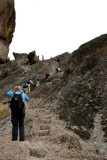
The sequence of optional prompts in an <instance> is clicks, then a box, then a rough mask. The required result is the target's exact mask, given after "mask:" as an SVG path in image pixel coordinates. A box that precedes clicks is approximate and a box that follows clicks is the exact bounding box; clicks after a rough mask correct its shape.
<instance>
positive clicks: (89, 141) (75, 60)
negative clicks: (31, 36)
mask: <svg viewBox="0 0 107 160" xmlns="http://www.w3.org/2000/svg"><path fill="white" fill-rule="evenodd" d="M106 51H107V34H105V35H102V36H100V37H98V38H95V39H94V40H92V41H90V42H87V43H85V44H83V45H82V46H80V47H79V49H77V50H76V51H74V52H73V53H72V54H69V53H64V54H62V55H59V56H56V57H54V58H51V59H49V60H45V61H38V62H36V63H34V64H32V65H31V64H30V63H29V60H28V57H27V54H21V55H20V56H19V55H18V54H16V53H15V54H14V56H15V60H13V61H8V62H7V63H5V64H2V68H3V69H2V70H1V72H0V74H1V76H0V77H1V79H0V93H1V94H0V101H1V102H3V103H4V104H5V103H6V102H7V101H8V98H7V96H6V92H7V91H8V90H10V89H12V88H13V87H14V86H15V85H22V84H23V82H24V81H27V80H28V79H31V80H32V81H33V82H34V78H35V77H36V76H37V75H38V76H39V79H40V85H39V86H38V87H35V83H34V84H33V86H32V88H31V93H30V94H29V95H28V96H29V97H30V100H31V101H30V102H29V106H27V109H26V120H25V128H26V140H27V141H28V142H27V144H26V142H24V145H22V144H20V143H18V142H17V145H16V146H15V144H12V143H11V142H10V141H11V140H10V136H11V135H10V133H11V129H10V128H11V127H10V125H11V124H10V123H9V118H7V119H4V120H3V121H1V126H0V127H1V134H0V146H1V150H0V153H1V154H2V159H3V158H4V157H5V158H4V159H7V158H8V157H9V158H10V159H11V158H14V159H21V160H22V159H23V160H25V159H27V158H28V159H35V158H42V159H44V160H47V159H50V160H51V159H58V160H64V159H66V160H67V159H78V160H83V159H87V160H106V159H107V152H106V151H107V145H106V143H107V98H106V97H107V52H106ZM25 62H26V63H25ZM57 67H60V68H61V72H58V73H56V68H57ZM46 72H50V73H51V77H50V78H49V79H46V78H45V73H46ZM2 137H3V138H2ZM7 140H8V141H9V144H8V142H7ZM8 145H9V148H10V150H9V152H8V155H5V152H6V150H7V146H8ZM17 146H20V147H18V153H20V155H19V154H18V153H17V154H14V152H11V151H13V150H14V151H15V148H16V147H17ZM21 151H22V152H21Z"/></svg>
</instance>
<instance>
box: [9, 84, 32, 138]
mask: <svg viewBox="0 0 107 160" xmlns="http://www.w3.org/2000/svg"><path fill="white" fill-rule="evenodd" d="M7 95H8V96H10V97H12V99H11V102H10V108H11V122H12V141H16V140H17V138H18V128H19V141H24V139H25V135H24V118H25V104H24V101H25V100H26V101H29V97H27V95H26V94H25V93H23V91H22V89H21V86H16V87H15V88H14V89H13V90H10V91H8V92H7Z"/></svg>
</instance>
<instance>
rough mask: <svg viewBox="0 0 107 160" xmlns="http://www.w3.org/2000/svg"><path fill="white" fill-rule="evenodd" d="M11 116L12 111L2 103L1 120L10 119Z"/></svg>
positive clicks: (0, 105)
mask: <svg viewBox="0 0 107 160" xmlns="http://www.w3.org/2000/svg"><path fill="white" fill-rule="evenodd" d="M9 115H10V110H9V108H8V106H7V105H4V104H2V103H0V120H2V119H4V118H6V117H8V116H9Z"/></svg>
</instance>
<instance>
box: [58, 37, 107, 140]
mask: <svg viewBox="0 0 107 160" xmlns="http://www.w3.org/2000/svg"><path fill="white" fill-rule="evenodd" d="M64 76H65V79H66V84H65V85H64V88H63V89H62V91H61V93H60V95H61V99H60V103H61V105H60V107H61V111H60V118H62V119H64V120H66V121H67V127H68V128H71V129H72V130H73V131H74V132H75V133H77V134H78V135H80V137H81V138H83V139H89V138H90V137H91V134H92V131H93V129H94V127H95V126H94V119H95V117H96V116H98V115H99V117H100V115H101V121H100V122H99V123H101V125H102V130H103V131H104V140H105V141H107V139H106V138H107V116H106V115H107V111H106V107H107V100H106V97H107V34H105V35H102V36H100V37H98V38H95V39H94V40H92V41H90V42H87V43H85V44H83V45H82V46H80V47H79V49H78V50H76V51H74V52H73V53H72V54H71V57H70V59H69V61H68V65H67V68H66V70H65V73H64ZM65 91H66V92H65ZM73 126H74V127H73Z"/></svg>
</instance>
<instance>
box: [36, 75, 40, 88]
mask: <svg viewBox="0 0 107 160" xmlns="http://www.w3.org/2000/svg"><path fill="white" fill-rule="evenodd" d="M35 83H36V87H38V86H39V77H38V76H36V77H35Z"/></svg>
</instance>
